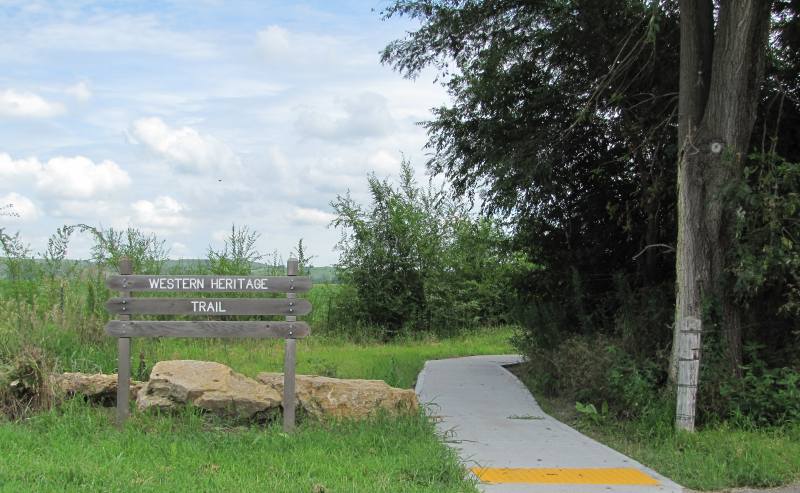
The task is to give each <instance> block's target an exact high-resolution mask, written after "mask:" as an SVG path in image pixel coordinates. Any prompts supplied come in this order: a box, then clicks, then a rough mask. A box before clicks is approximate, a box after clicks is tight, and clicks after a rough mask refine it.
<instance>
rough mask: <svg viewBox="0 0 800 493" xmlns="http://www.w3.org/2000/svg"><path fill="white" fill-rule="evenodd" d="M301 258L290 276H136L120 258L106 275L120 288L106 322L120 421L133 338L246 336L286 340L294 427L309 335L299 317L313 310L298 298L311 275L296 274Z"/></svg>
mask: <svg viewBox="0 0 800 493" xmlns="http://www.w3.org/2000/svg"><path fill="white" fill-rule="evenodd" d="M297 270H298V261H297V259H293V258H290V259H289V261H288V263H287V266H286V274H287V275H286V276H191V275H179V276H148V275H133V272H132V268H131V263H130V261H129V260H128V259H122V260H121V261H120V266H119V272H120V275H114V276H110V277H109V278H108V279H106V286H108V287H109V288H111V289H116V290H119V297H117V298H112V299H110V300H109V301H108V302H107V303H106V308H107V309H108V311H109V312H111V313H114V314H116V315H117V320H111V321H109V322H108V324H106V333H107V334H108V335H110V336H113V337H116V338H117V348H118V353H119V369H118V371H117V424H118V425H119V426H122V425H123V424H124V423H125V420H126V419H127V418H128V412H129V402H128V400H129V394H130V378H131V338H132V337H225V338H228V337H240V338H241V337H248V338H281V339H285V341H286V343H285V354H284V360H283V429H284V431H287V432H288V431H292V430H293V429H294V426H295V399H294V389H295V366H296V361H297V356H296V342H295V341H296V340H297V339H299V338H303V337H306V336H308V335H309V333H310V328H309V326H308V324H307V323H305V322H298V321H297V315H306V314H308V313H309V312H310V311H311V303H310V302H309V301H308V300H304V299H300V298H297V293H298V292H305V291H308V290H309V289H311V279H310V278H309V277H301V276H298V275H297ZM133 291H178V292H187V293H198V292H231V291H242V292H261V293H268V292H272V293H281V292H283V293H286V298H285V299H278V298H200V297H196V296H195V297H190V298H185V299H181V298H134V297H133V296H132V292H133ZM137 314H149V315H185V316H203V317H209V316H229V315H284V316H285V321H281V322H272V321H227V320H225V321H222V320H219V321H217V320H215V321H209V320H197V321H177V320H168V321H156V320H131V319H130V318H131V315H137Z"/></svg>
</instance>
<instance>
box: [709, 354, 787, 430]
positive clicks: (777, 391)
mask: <svg viewBox="0 0 800 493" xmlns="http://www.w3.org/2000/svg"><path fill="white" fill-rule="evenodd" d="M756 349H757V348H755V347H752V346H751V347H749V348H748V351H747V352H748V355H749V359H750V363H749V364H747V365H745V366H744V367H743V368H742V373H743V375H742V378H741V379H729V380H728V381H727V382H724V383H723V386H722V388H721V389H720V393H721V395H722V397H723V398H725V401H724V403H725V404H726V407H727V409H726V411H727V412H728V414H729V415H730V416H731V417H732V418H734V419H735V420H737V421H744V422H745V423H754V424H756V425H759V426H764V425H784V424H789V423H797V422H800V371H798V370H797V369H792V368H786V367H784V368H769V367H767V365H766V364H765V362H764V361H763V360H761V359H760V358H759V357H758V356H757V351H756Z"/></svg>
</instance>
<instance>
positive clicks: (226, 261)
mask: <svg viewBox="0 0 800 493" xmlns="http://www.w3.org/2000/svg"><path fill="white" fill-rule="evenodd" d="M260 236H261V234H260V233H258V232H256V231H251V230H250V228H249V227H248V226H240V227H238V228H237V227H236V225H235V224H234V225H231V233H230V234H229V235H228V238H227V239H226V240H225V243H224V246H223V248H222V250H214V249H213V248H211V247H210V246H209V247H208V264H209V269H210V270H211V272H212V273H214V274H232V275H239V276H247V275H250V273H251V272H252V269H253V264H254V263H255V262H258V261H259V260H261V259H262V258H264V255H262V254H261V253H259V252H258V250H257V248H256V242H257V241H258V239H259V237H260ZM285 274H286V268H285V267H284V269H283V272H282V273H281V275H285Z"/></svg>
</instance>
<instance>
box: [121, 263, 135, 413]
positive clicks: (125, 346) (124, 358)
mask: <svg viewBox="0 0 800 493" xmlns="http://www.w3.org/2000/svg"><path fill="white" fill-rule="evenodd" d="M119 273H120V274H121V275H123V276H129V275H131V274H133V267H132V265H131V260H130V259H129V258H128V257H123V258H122V259H120V261H119ZM122 287H123V288H126V287H127V282H126V281H123V284H122ZM130 295H131V292H130V291H128V290H121V291H120V292H119V296H120V297H121V298H129V297H130ZM117 319H118V320H125V321H127V320H130V319H131V316H130V315H128V314H121V315H118V316H117ZM117 352H118V358H119V361H118V363H117V427H119V428H122V427H123V426H124V425H125V420H127V419H128V413H129V412H130V406H129V397H130V394H131V338H130V337H119V338H117Z"/></svg>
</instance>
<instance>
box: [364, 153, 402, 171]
mask: <svg viewBox="0 0 800 493" xmlns="http://www.w3.org/2000/svg"><path fill="white" fill-rule="evenodd" d="M367 166H368V167H369V169H370V170H371V171H374V172H375V173H378V174H379V175H383V174H390V173H397V172H398V171H399V170H400V157H399V155H398V153H395V154H392V153H391V152H388V151H386V150H383V149H381V150H379V151H377V152H375V153H373V154H370V156H369V157H368V158H367Z"/></svg>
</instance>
